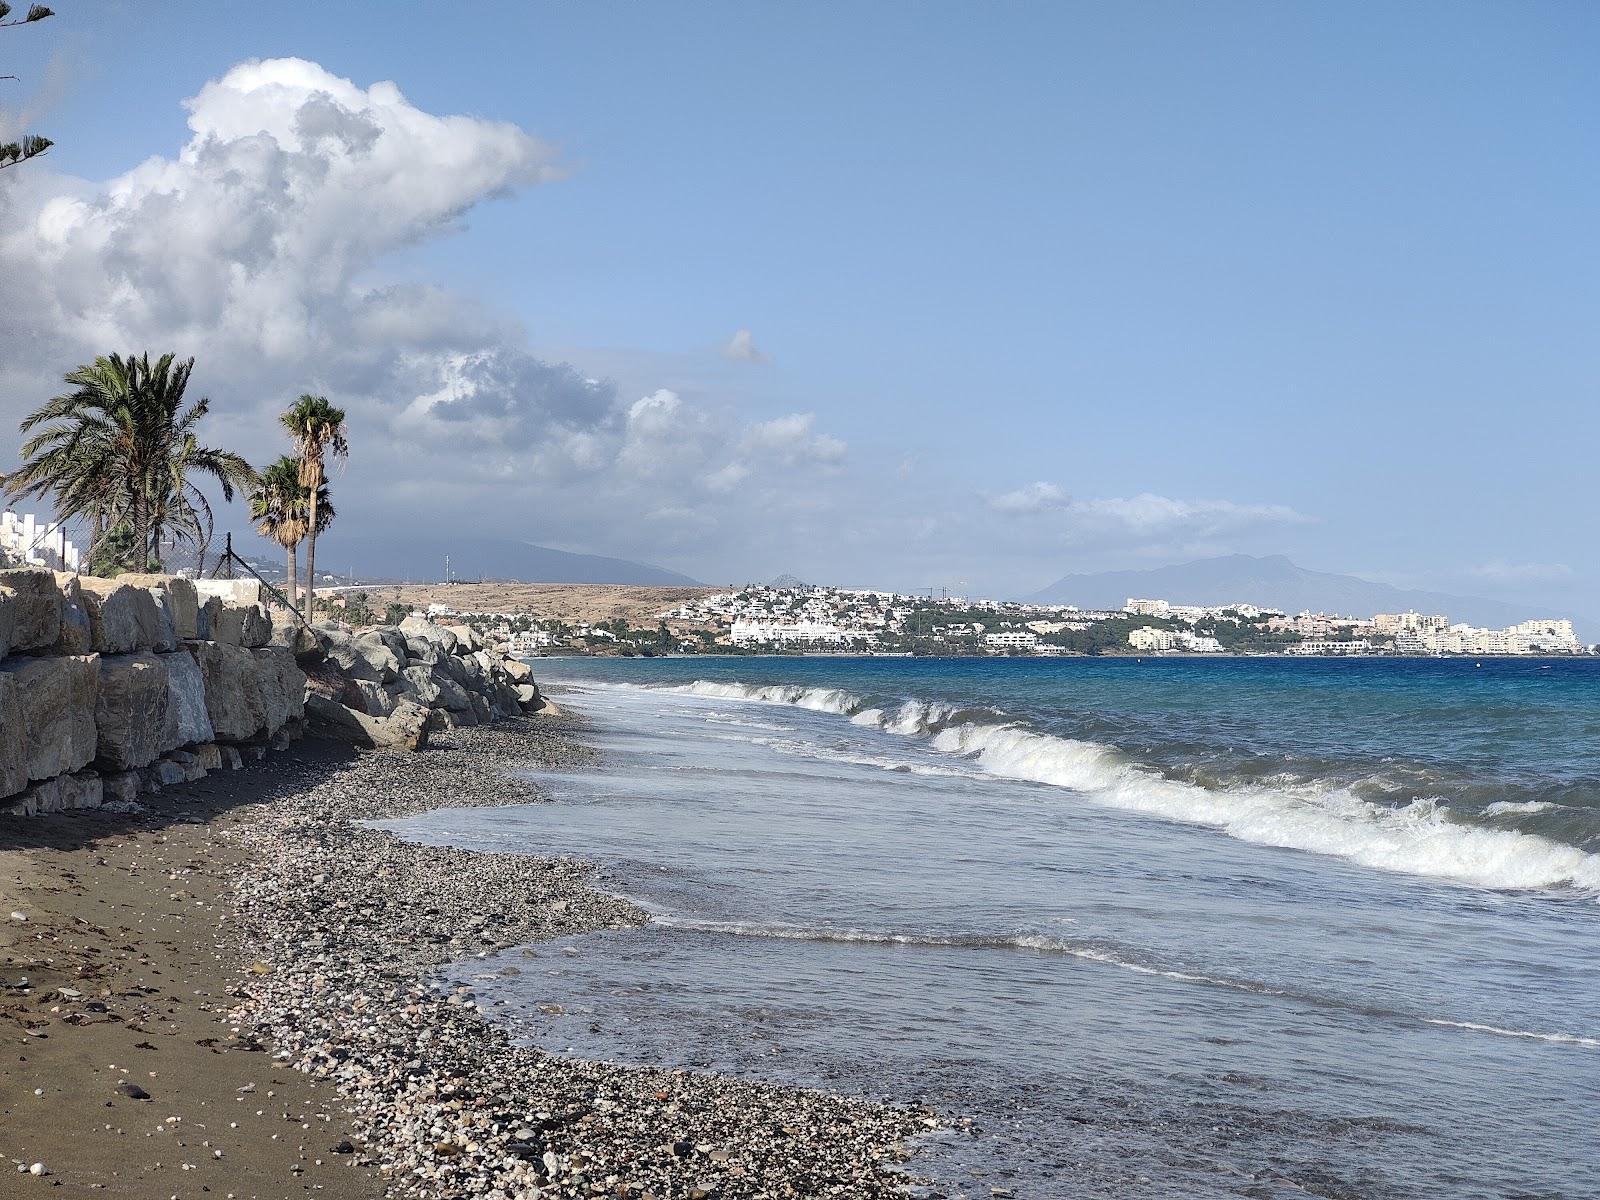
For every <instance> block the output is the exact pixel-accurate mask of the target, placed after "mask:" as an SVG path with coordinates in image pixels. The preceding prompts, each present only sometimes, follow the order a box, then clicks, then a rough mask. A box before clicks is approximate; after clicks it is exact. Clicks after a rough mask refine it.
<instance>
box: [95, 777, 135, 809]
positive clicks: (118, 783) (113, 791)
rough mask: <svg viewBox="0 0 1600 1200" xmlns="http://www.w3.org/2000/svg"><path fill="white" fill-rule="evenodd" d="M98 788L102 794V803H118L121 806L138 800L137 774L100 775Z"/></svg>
mask: <svg viewBox="0 0 1600 1200" xmlns="http://www.w3.org/2000/svg"><path fill="white" fill-rule="evenodd" d="M100 787H101V791H102V793H103V801H102V802H103V803H105V804H111V803H113V802H118V801H120V802H121V803H123V804H131V803H133V802H134V801H135V800H137V799H138V798H139V792H140V784H139V772H137V771H116V772H113V773H112V774H109V775H102V776H100Z"/></svg>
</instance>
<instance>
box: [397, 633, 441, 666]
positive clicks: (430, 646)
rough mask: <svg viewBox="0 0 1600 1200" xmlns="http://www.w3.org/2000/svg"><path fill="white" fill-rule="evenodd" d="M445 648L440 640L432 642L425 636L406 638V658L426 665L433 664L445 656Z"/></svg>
mask: <svg viewBox="0 0 1600 1200" xmlns="http://www.w3.org/2000/svg"><path fill="white" fill-rule="evenodd" d="M445 653H446V651H445V649H444V647H442V646H441V645H439V643H438V642H430V641H429V640H428V639H427V638H424V637H408V638H407V639H406V658H407V659H409V660H410V661H411V662H413V663H421V664H422V665H424V666H429V667H431V666H433V664H434V663H436V662H438V661H439V660H440V659H441V658H443V657H444V656H445Z"/></svg>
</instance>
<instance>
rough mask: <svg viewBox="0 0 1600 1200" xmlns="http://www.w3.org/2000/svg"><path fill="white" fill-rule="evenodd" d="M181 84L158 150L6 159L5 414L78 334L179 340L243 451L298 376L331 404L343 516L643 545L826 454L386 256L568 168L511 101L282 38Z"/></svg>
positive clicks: (713, 523) (779, 426)
mask: <svg viewBox="0 0 1600 1200" xmlns="http://www.w3.org/2000/svg"><path fill="white" fill-rule="evenodd" d="M187 109H188V125H189V131H190V133H189V137H188V140H187V142H186V143H185V144H184V145H183V146H182V147H181V148H180V149H179V150H178V151H177V153H176V154H175V155H173V156H171V157H161V156H158V157H154V158H151V159H149V160H147V161H145V162H143V163H140V164H139V165H137V166H135V167H134V168H133V169H131V170H129V171H128V172H127V173H125V174H123V175H120V176H118V177H116V178H113V179H109V180H105V181H99V182H96V181H84V180H70V179H64V178H59V177H51V176H47V175H44V174H43V173H42V172H35V173H34V174H33V175H32V176H31V177H29V178H27V179H26V180H25V181H22V182H20V183H18V184H16V185H13V184H12V181H11V180H6V181H4V182H3V184H0V187H3V188H4V189H5V191H4V193H0V206H3V207H4V221H3V224H0V267H3V271H0V303H3V304H4V306H5V309H6V311H7V313H8V314H9V315H10V317H11V319H12V323H13V324H12V329H11V330H10V331H9V332H10V336H11V337H12V338H13V344H14V345H20V346H26V347H27V348H28V350H29V353H27V354H26V355H8V356H6V360H5V362H4V363H0V389H3V390H0V397H3V399H0V421H4V422H6V423H8V424H9V423H11V422H14V421H15V419H16V418H17V417H18V416H20V414H21V412H22V411H23V410H25V409H26V408H28V407H31V406H32V405H33V404H34V403H37V401H38V400H39V399H40V398H42V397H43V396H45V395H48V394H50V391H51V390H53V388H54V386H55V383H56V381H57V380H58V379H59V377H60V374H61V373H62V372H63V371H65V370H67V369H68V368H70V367H71V366H73V365H74V364H76V363H78V362H81V361H84V360H85V359H87V358H89V357H91V356H93V355H94V354H97V353H104V352H109V351H112V350H122V351H138V350H143V349H149V350H151V351H153V352H159V351H162V350H166V349H173V350H176V351H178V352H179V353H181V354H185V355H187V354H194V355H195V356H197V358H198V360H199V365H198V369H197V372H196V384H197V386H200V387H203V388H204V389H205V390H206V391H208V392H209V393H210V394H211V395H212V396H213V399H214V401H215V406H216V411H217V414H218V417H217V423H216V424H215V425H214V426H213V431H212V436H213V437H216V438H217V439H218V440H226V441H229V442H230V444H232V445H235V446H239V447H240V448H242V449H244V450H245V451H246V452H247V453H248V454H249V455H250V456H251V457H252V458H255V459H263V458H266V457H268V456H270V455H271V454H272V453H275V452H277V451H278V450H279V449H280V442H281V439H280V438H279V437H278V435H277V432H276V430H275V428H274V418H275V415H276V413H277V412H278V411H279V410H280V409H281V408H282V407H283V405H284V404H285V403H286V402H287V401H288V400H290V399H292V398H293V396H294V395H296V394H298V393H299V392H301V391H318V392H325V393H327V394H328V395H329V396H330V397H331V398H333V399H334V400H335V401H336V402H338V403H340V404H343V405H344V406H345V407H346V408H347V409H348V410H349V412H350V417H351V433H352V441H353V445H354V448H355V453H354V456H353V459H352V462H351V466H350V471H349V473H348V474H347V475H346V476H344V477H342V478H340V479H338V480H336V481H335V485H336V487H338V488H339V490H340V495H341V503H340V508H341V512H342V513H343V514H344V516H343V517H342V519H341V525H342V526H343V529H342V530H341V532H344V533H345V534H346V535H347V536H348V535H356V534H359V533H361V532H363V531H369V532H370V531H376V530H377V528H379V527H380V526H382V525H384V524H385V523H392V524H393V525H394V526H396V527H400V526H403V527H407V528H413V527H416V524H417V523H418V522H422V523H424V524H427V523H430V522H432V523H434V524H436V525H437V526H439V527H443V526H444V525H445V524H447V523H449V522H452V521H460V520H466V519H470V520H472V521H473V522H474V528H475V530H476V531H478V532H499V533H506V534H517V535H523V536H528V537H530V538H533V539H537V540H543V541H547V542H551V543H554V544H564V545H572V546H581V547H584V548H588V549H595V550H605V551H608V552H613V553H648V554H650V555H651V556H653V557H658V558H659V557H672V555H673V553H674V551H684V552H689V551H691V550H692V549H693V548H694V547H695V546H696V544H697V542H698V541H703V539H704V537H705V535H706V534H707V533H708V532H710V531H714V530H715V531H721V532H722V533H723V534H724V535H725V536H726V537H727V538H729V539H734V540H736V539H737V538H739V537H740V536H744V535H745V534H747V533H748V532H749V526H748V524H747V522H748V520H749V517H750V515H751V514H752V513H757V512H763V511H765V512H768V513H769V514H770V511H771V509H772V507H773V506H774V505H779V506H781V504H782V502H783V498H784V497H785V496H790V495H799V494H803V493H804V492H805V491H806V488H805V487H804V482H803V479H802V478H801V477H802V476H804V475H806V474H808V473H826V472H828V471H832V470H835V469H836V468H837V464H838V463H839V461H840V459H841V458H842V457H843V455H844V446H843V443H841V442H838V441H837V440H836V439H834V438H832V437H829V436H828V435H827V434H823V433H818V432H816V431H815V430H814V428H813V424H814V419H813V418H812V416H811V415H810V414H805V413H794V414H779V415H777V416H773V415H771V414H749V415H746V414H743V413H740V412H739V411H738V410H737V406H735V405H733V404H732V403H729V402H720V403H719V402H717V401H716V400H714V399H712V398H710V397H705V396H689V395H684V394H681V393H680V392H678V391H670V390H666V389H660V390H655V391H653V392H646V393H645V394H643V395H639V394H631V395H623V394H620V393H619V390H618V388H617V387H616V386H615V385H613V384H611V383H609V382H608V381H606V380H603V379H597V378H593V377H591V376H589V375H588V374H586V373H585V372H584V371H583V370H582V369H581V367H578V366H572V365H568V364H560V363H550V362H545V361H543V360H541V359H539V358H538V357H536V356H534V355H533V354H531V353H530V352H529V351H528V350H527V348H526V340H525V337H524V334H523V332H522V331H521V329H520V328H519V327H518V326H517V324H516V323H515V322H514V321H511V320H508V319H506V318H504V317H503V316H500V315H498V314H494V313H491V312H485V311H482V310H481V309H480V308H479V307H478V306H477V305H475V304H474V303H472V302H471V301H470V300H468V299H467V298H464V297H461V296H459V295H456V294H453V293H451V292H449V291H446V290H443V289H440V288H437V287H432V286H429V285H427V284H423V283H414V282H408V281H403V280H396V279H393V278H385V276H384V272H385V270H386V269H387V262H386V260H388V259H389V258H391V257H392V256H393V255H394V254H395V253H396V252H397V251H400V250H402V249H404V248H405V247H407V246H410V245H412V244H414V243H417V242H419V241H422V240H425V239H429V238H433V237H438V236H440V235H444V234H449V233H451V232H454V231H456V230H458V229H459V228H460V226H461V218H462V216H463V214H465V213H466V212H467V211H468V210H469V209H471V208H472V207H473V206H474V205H477V204H480V203H482V202H484V201H486V200H489V199H491V198H493V197H496V196H498V195H501V194H504V193H507V192H510V191H514V190H516V189H521V188H527V187H532V186H536V185H540V184H544V183H547V182H550V181H553V180H556V179H559V178H560V177H561V176H562V174H563V168H562V166H561V164H560V163H559V161H558V159H557V156H556V154H555V152H554V150H553V149H552V148H551V147H550V146H548V145H546V144H545V143H543V142H541V141H539V140H538V139H536V138H534V137H531V136H529V135H528V134H527V133H525V132H523V131H522V130H521V129H519V128H517V127H516V126H514V125H511V124H507V123H505V122H497V121H490V120H484V119H481V118H477V117H465V116H438V115H434V114H431V113H427V112H424V111H422V110H421V109H419V108H417V107H416V106H414V105H413V104H411V103H410V102H409V101H408V100H407V99H406V98H405V96H404V95H403V94H402V93H401V92H400V90H399V88H397V87H396V86H395V85H394V84H392V83H376V84H373V85H372V86H371V87H367V88H362V87H359V86H357V85H356V84H354V83H352V82H351V81H350V80H347V79H341V78H339V77H337V76H335V75H333V74H331V73H330V72H328V71H326V70H324V69H323V68H322V67H320V66H318V65H317V64H315V63H311V62H307V61H304V60H301V59H274V60H269V61H261V62H247V63H242V64H240V65H238V66H236V67H234V68H233V69H232V70H230V71H228V72H227V73H226V74H225V75H224V76H222V77H221V78H220V79H217V80H215V81H213V82H211V83H208V84H207V85H206V86H205V87H204V88H202V89H201V91H200V93H199V94H198V95H196V96H195V97H193V98H192V99H191V100H189V101H188V102H187ZM8 175H12V176H21V175H22V173H21V172H11V173H8ZM18 323H20V326H21V327H20V328H19V327H18ZM762 418H765V419H762ZM0 469H3V464H0ZM736 493H737V494H736ZM687 565H688V566H689V567H690V569H693V568H694V564H693V563H690V564H687Z"/></svg>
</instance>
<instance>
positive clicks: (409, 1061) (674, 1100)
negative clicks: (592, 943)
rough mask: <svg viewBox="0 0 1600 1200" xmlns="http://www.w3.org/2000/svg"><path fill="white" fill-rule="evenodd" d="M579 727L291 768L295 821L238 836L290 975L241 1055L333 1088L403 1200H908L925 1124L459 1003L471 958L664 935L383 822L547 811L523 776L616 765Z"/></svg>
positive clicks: (246, 945)
mask: <svg viewBox="0 0 1600 1200" xmlns="http://www.w3.org/2000/svg"><path fill="white" fill-rule="evenodd" d="M567 725H568V723H567V722H566V721H565V720H562V722H561V723H560V724H557V723H556V722H554V721H551V720H550V719H548V718H545V719H538V720H534V721H528V720H518V721H511V722H506V723H503V724H501V725H497V726H492V727H479V728H474V729H458V730H451V731H448V732H445V733H440V734H437V735H436V736H435V738H434V744H433V746H432V747H431V748H430V749H429V750H428V751H426V752H424V753H421V754H382V753H379V754H371V755H366V756H363V757H361V758H358V759H356V760H354V761H353V762H351V763H349V764H348V765H341V766H340V767H338V768H325V767H320V766H317V765H315V764H310V763H299V764H295V763H290V762H286V763H285V764H284V768H283V769H284V778H283V779H282V780H281V782H280V783H279V784H277V785H275V788H274V790H275V793H276V794H274V795H273V796H272V797H270V799H271V800H272V803H270V804H266V805H260V806H257V807H256V808H254V809H253V810H252V812H253V814H254V815H253V817H252V819H250V820H248V821H246V822H244V823H243V824H242V825H239V826H237V827H235V828H234V829H233V830H232V832H231V833H230V835H229V836H232V837H235V838H237V839H239V840H240V841H241V842H242V843H243V847H242V848H243V850H244V851H245V853H244V854H243V855H242V856H241V857H242V862H243V864H244V865H243V866H242V868H241V871H242V874H241V877H240V878H239V879H238V880H237V882H236V893H237V901H238V913H239V917H238V920H237V922H236V923H235V924H234V925H232V926H231V927H230V929H231V931H232V932H231V934H230V936H232V937H234V938H236V939H238V943H239V944H238V945H236V946H234V947H232V948H231V949H232V951H233V952H234V953H236V954H237V960H238V961H239V962H241V963H243V964H249V963H260V964H263V965H265V964H270V965H271V969H270V970H269V971H267V972H266V973H261V972H255V971H248V970H247V971H246V972H245V973H244V975H243V977H242V980H241V982H240V985H239V988H240V991H239V994H240V995H241V996H242V1000H241V1002H240V1003H239V1005H238V1006H237V1007H236V1008H235V1009H234V1010H233V1012H232V1013H231V1014H230V1017H231V1019H232V1021H233V1022H234V1023H235V1025H236V1027H237V1036H238V1037H239V1038H241V1039H249V1040H250V1041H251V1042H252V1043H254V1042H260V1043H266V1044H267V1045H268V1046H270V1047H271V1049H272V1050H273V1051H274V1053H275V1054H276V1055H278V1056H279V1057H280V1059H281V1061H282V1062H283V1064H284V1065H285V1066H286V1067H288V1068H292V1069H294V1070H297V1071H300V1072H303V1073H305V1074H307V1075H309V1076H310V1077H312V1078H314V1079H319V1080H328V1081H331V1082H332V1083H333V1085H334V1086H335V1087H336V1088H337V1090H338V1093H339V1095H340V1097H341V1099H342V1101H343V1104H344V1108H345V1112H344V1113H343V1114H342V1115H341V1118H340V1123H341V1124H344V1125H345V1127H346V1129H347V1130H348V1132H349V1137H348V1138H345V1139H344V1140H341V1141H339V1142H338V1143H337V1144H336V1145H335V1146H334V1147H333V1150H332V1152H333V1153H335V1154H355V1153H356V1152H355V1147H356V1146H358V1145H359V1146H360V1147H361V1151H360V1153H359V1155H357V1156H356V1157H357V1160H358V1161H368V1160H370V1161H371V1163H372V1164H374V1165H375V1166H376V1167H377V1169H378V1171H379V1172H380V1174H381V1176H382V1177H383V1178H384V1179H385V1180H386V1187H387V1194H388V1195H389V1196H391V1197H394V1198H396V1200H437V1198H440V1197H455V1196H482V1197H488V1196H495V1195H502V1196H505V1197H510V1198H517V1200H522V1198H532V1197H539V1198H541V1200H555V1198H556V1197H577V1196H596V1195H602V1194H605V1195H615V1196H629V1197H643V1196H645V1195H654V1196H657V1197H662V1198H666V1197H674V1196H675V1197H685V1196H693V1195H696V1194H700V1195H702V1196H705V1197H713V1196H714V1197H717V1198H718V1200H736V1198H737V1197H744V1196H752V1197H753V1196H790V1197H795V1196H838V1197H863V1198H873V1197H883V1198H887V1197H891V1196H899V1195H903V1194H904V1192H905V1188H906V1187H907V1185H908V1184H911V1183H914V1182H916V1181H915V1180H914V1179H913V1177H911V1176H910V1175H908V1174H907V1173H906V1171H905V1169H904V1167H903V1166H902V1164H903V1162H904V1160H905V1158H906V1156H907V1153H908V1151H907V1149H906V1144H907V1142H908V1141H909V1139H911V1138H913V1137H915V1136H916V1135H918V1134H920V1133H923V1132H925V1131H926V1128H927V1125H926V1124H925V1123H926V1122H931V1123H932V1124H934V1125H937V1124H939V1121H938V1120H937V1119H936V1118H935V1117H934V1116H933V1114H931V1113H930V1112H928V1111H927V1110H925V1109H913V1108H909V1107H902V1106H896V1105H889V1104H878V1103H871V1102H866V1101H862V1100H857V1099H854V1098H850V1097H845V1096H839V1095H835V1094H831V1093H828V1092H822V1091H813V1090H807V1089H802V1088H793V1087H783V1086H776V1085H768V1084H761V1083H755V1082H750V1081H745V1080H738V1079H733V1078H729V1077H725V1076H718V1075H710V1074H702V1073H695V1072H687V1071H681V1070H666V1069H654V1068H643V1067H621V1066H616V1065H612V1064H607V1063H597V1062H587V1061H580V1060H573V1059H566V1058H560V1057H557V1056H555V1055H553V1054H550V1053H547V1052H545V1051H543V1050H541V1049H539V1048H538V1047H534V1046H524V1045H519V1044H516V1043H515V1042H513V1041H512V1039H511V1036H510V1035H509V1033H508V1032H507V1031H506V1030H505V1029H504V1028H503V1027H500V1026H496V1025H493V1024H491V1023H489V1022H488V1021H486V1020H485V1018H484V1016H483V1015H482V1013H481V1011H480V1010H479V1008H478V1006H477V1004H476V1003H474V1002H472V1001H471V1000H470V992H467V991H465V990H463V992H462V993H459V994H458V993H457V992H455V991H454V990H451V989H452V984H451V982H450V981H447V980H445V979H444V978H443V975H442V971H441V969H442V968H444V967H446V966H448V965H449V964H451V963H452V962H455V961H457V960H459V959H462V958H467V959H470V958H471V956H472V955H474V954H478V953H492V952H496V951H500V950H505V949H509V948H512V947H516V946H522V945H527V944H537V943H538V942H541V941H545V940H548V939H552V938H558V937H567V936H571V935H573V934H577V933H582V932H587V931H589V930H595V929H603V928H615V927H620V926H625V925H637V924H642V923H644V922H645V921H647V920H648V919H649V918H648V915H647V914H646V913H645V912H644V911H643V910H641V909H639V908H638V907H636V906H634V905H632V904H630V903H629V902H627V901H625V900H622V899H620V898H618V897H615V896H611V895H608V894H606V893H604V892H601V891H599V890H597V889H596V888H595V887H594V886H593V878H594V872H593V870H592V868H590V867H589V866H588V865H587V864H584V863H582V862H579V861H576V860H574V859H571V858H548V857H539V856H534V855H519V854H489V855H484V854H475V853H473V852H470V851H466V850H461V849H457V848H454V847H449V846H423V845H419V844H415V843H408V842H403V841H401V840H399V839H398V838H396V837H394V836H393V835H391V834H389V833H387V832H385V831H383V830H378V829H373V828H371V827H369V826H366V825H364V824H362V822H365V821H370V820H375V819H381V818H386V817H396V816H404V815H409V814H413V813H418V812H423V811H427V810H428V809H430V808H434V807H445V806H450V807H465V806H470V805H502V804H519V803H535V802H541V801H543V800H544V799H545V797H543V796H542V795H540V794H539V793H538V792H537V791H536V790H535V787H534V785H533V784H532V783H531V782H530V781H528V780H527V779H526V778H524V777H520V776H516V775H512V774H510V773H509V772H512V771H515V770H517V769H519V768H523V769H525V768H528V767H533V766H545V767H548V766H565V767H572V766H577V765H581V764H582V763H584V762H587V761H593V759H594V752H593V751H592V750H589V749H588V748H587V747H584V746H583V745H582V744H581V743H580V742H579V741H578V740H577V739H576V738H575V737H573V736H572V734H571V732H570V727H565V726H567ZM253 1088H254V1085H253V1084H250V1085H246V1086H245V1087H243V1088H241V1089H240V1093H241V1096H242V1095H243V1094H247V1093H248V1092H249V1091H250V1090H253ZM295 1119H296V1120H297V1121H299V1120H301V1118H299V1117H298V1116H297V1117H296V1118H295ZM780 1130H781V1131H783V1132H781V1133H780V1132H778V1131H780ZM700 1147H705V1148H706V1152H705V1153H702V1152H701V1151H700V1149H699V1148H700ZM690 1164H693V1172H694V1173H693V1174H692V1175H690V1176H689V1177H688V1178H685V1177H684V1172H685V1171H687V1170H689V1169H690Z"/></svg>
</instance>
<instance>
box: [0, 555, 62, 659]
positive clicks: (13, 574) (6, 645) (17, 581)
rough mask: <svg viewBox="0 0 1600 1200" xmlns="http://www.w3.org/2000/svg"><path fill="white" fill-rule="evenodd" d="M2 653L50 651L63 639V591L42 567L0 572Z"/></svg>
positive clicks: (53, 575) (53, 576)
mask: <svg viewBox="0 0 1600 1200" xmlns="http://www.w3.org/2000/svg"><path fill="white" fill-rule="evenodd" d="M0 588H3V589H7V591H9V592H10V593H12V594H10V595H6V596H4V597H3V598H0V609H3V610H4V611H3V612H0V654H6V653H11V654H15V653H16V652H17V651H19V650H48V649H49V648H50V647H51V646H54V645H55V644H56V641H57V640H58V639H59V638H60V637H61V589H60V588H59V587H57V586H56V573H55V572H54V571H47V570H45V569H44V568H43V567H16V568H13V569H11V570H6V571H0Z"/></svg>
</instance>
